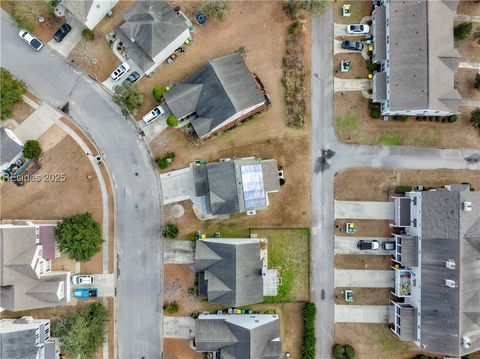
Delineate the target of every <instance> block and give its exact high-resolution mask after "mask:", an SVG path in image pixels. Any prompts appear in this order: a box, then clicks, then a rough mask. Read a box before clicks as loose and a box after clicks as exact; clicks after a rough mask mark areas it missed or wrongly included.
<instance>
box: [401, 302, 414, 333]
mask: <svg viewBox="0 0 480 359" xmlns="http://www.w3.org/2000/svg"><path fill="white" fill-rule="evenodd" d="M400 317H401V318H402V319H401V322H400V338H402V340H408V341H415V340H417V310H416V309H415V308H414V307H400Z"/></svg>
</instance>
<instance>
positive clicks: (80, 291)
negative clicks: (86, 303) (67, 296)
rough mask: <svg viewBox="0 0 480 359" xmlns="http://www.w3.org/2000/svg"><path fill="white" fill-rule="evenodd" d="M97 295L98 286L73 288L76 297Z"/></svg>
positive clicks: (93, 296)
mask: <svg viewBox="0 0 480 359" xmlns="http://www.w3.org/2000/svg"><path fill="white" fill-rule="evenodd" d="M96 296H97V288H76V289H74V290H73V297H74V298H95V297H96Z"/></svg>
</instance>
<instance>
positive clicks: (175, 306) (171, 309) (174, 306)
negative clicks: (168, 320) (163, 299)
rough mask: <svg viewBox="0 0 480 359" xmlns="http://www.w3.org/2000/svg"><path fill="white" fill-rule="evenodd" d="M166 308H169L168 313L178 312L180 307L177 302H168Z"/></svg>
mask: <svg viewBox="0 0 480 359" xmlns="http://www.w3.org/2000/svg"><path fill="white" fill-rule="evenodd" d="M165 309H166V310H167V312H168V313H170V314H173V313H177V312H178V309H179V307H178V304H177V303H171V304H168V305H167V307H166V308H165Z"/></svg>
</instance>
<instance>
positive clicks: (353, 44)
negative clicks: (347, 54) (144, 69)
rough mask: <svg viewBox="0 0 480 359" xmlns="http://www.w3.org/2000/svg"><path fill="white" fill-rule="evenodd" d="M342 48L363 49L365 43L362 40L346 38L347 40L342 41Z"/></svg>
mask: <svg viewBox="0 0 480 359" xmlns="http://www.w3.org/2000/svg"><path fill="white" fill-rule="evenodd" d="M342 49H347V50H355V51H362V50H363V43H361V42H360V41H348V40H345V41H342Z"/></svg>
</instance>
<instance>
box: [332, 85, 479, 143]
mask: <svg viewBox="0 0 480 359" xmlns="http://www.w3.org/2000/svg"><path fill="white" fill-rule="evenodd" d="M334 101H335V114H334V116H335V132H336V134H337V137H338V138H339V140H340V141H342V142H344V143H360V144H367V145H374V144H384V145H403V146H417V147H441V148H464V147H471V148H480V134H479V130H476V129H475V128H473V126H472V123H471V122H470V113H471V111H472V110H473V109H472V108H468V107H461V108H460V112H461V114H459V115H458V119H457V121H456V122H445V123H443V122H436V121H417V120H416V118H415V117H411V118H409V119H408V120H407V121H395V120H390V121H388V122H385V121H383V120H382V119H381V118H380V119H373V118H371V116H370V111H369V109H368V100H367V99H365V98H364V97H363V96H362V94H361V93H360V92H345V94H344V95H342V93H336V94H335V96H334Z"/></svg>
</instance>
